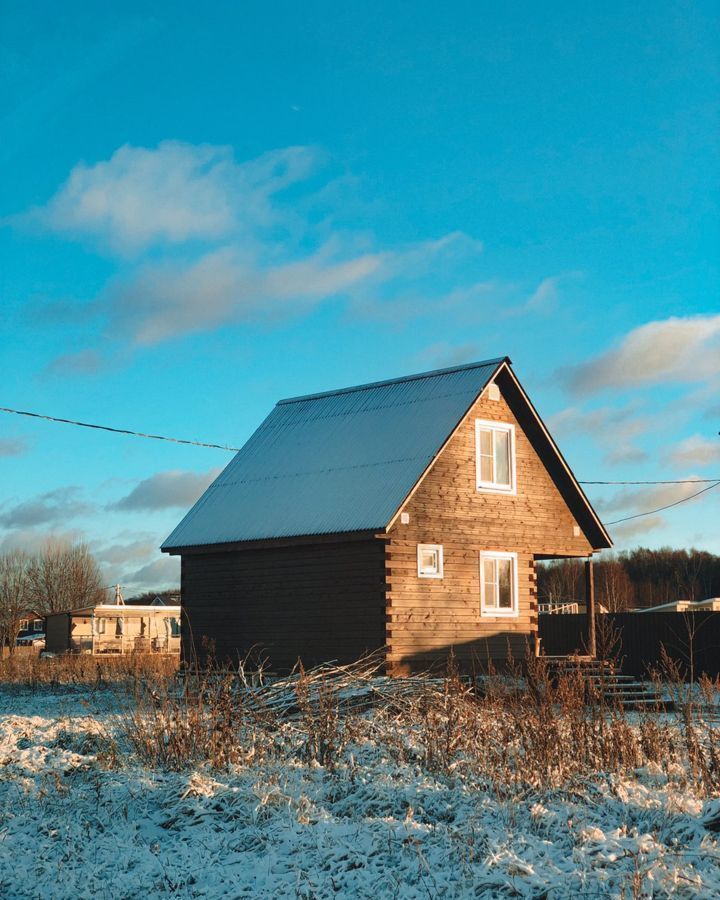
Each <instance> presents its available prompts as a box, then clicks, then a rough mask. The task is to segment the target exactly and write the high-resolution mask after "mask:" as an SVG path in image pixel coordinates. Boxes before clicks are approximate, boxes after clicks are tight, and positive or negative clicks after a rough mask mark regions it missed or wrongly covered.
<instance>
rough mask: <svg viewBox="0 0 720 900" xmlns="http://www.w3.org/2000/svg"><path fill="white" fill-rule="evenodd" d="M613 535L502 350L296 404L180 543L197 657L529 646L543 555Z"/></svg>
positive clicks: (312, 656) (276, 658)
mask: <svg viewBox="0 0 720 900" xmlns="http://www.w3.org/2000/svg"><path fill="white" fill-rule="evenodd" d="M610 546H611V541H610V538H609V536H608V534H607V532H606V530H605V528H604V527H603V525H602V523H601V522H600V520H599V519H598V517H597V515H596V514H595V512H594V510H593V509H592V507H591V505H590V503H589V502H588V499H587V497H586V496H585V494H584V492H583V491H582V489H581V487H580V485H579V484H578V482H577V481H576V479H575V477H574V476H573V474H572V472H571V471H570V468H569V467H568V465H567V463H566V462H565V460H564V458H563V457H562V455H561V454H560V451H559V450H558V448H557V445H556V444H555V442H554V441H553V439H552V437H551V436H550V433H549V432H548V430H547V428H546V427H545V425H544V424H543V422H542V421H541V419H540V417H539V415H538V414H537V412H536V410H535V408H534V407H533V405H532V403H531V402H530V400H529V398H528V396H527V394H526V393H525V391H524V390H523V388H522V387H521V385H520V383H519V381H518V379H517V377H516V376H515V374H514V372H513V370H512V368H511V365H510V360H509V359H508V358H502V359H494V360H489V361H485V362H479V363H475V364H472V365H465V366H458V367H454V368H450V369H442V370H438V371H434V372H426V373H422V374H419V375H412V376H408V377H405V378H397V379H393V380H391V381H382V382H377V383H374V384H366V385H361V386H359V387H352V388H345V389H340V390H336V391H328V392H326V393H322V394H313V395H309V396H304V397H296V398H292V399H289V400H281V401H280V402H279V403H278V404H277V405H276V406H275V408H274V409H273V411H272V412H271V413H270V415H269V416H268V417H267V419H266V420H265V421H264V422H263V423H262V424H261V425H260V427H259V428H258V429H257V431H256V432H255V433H254V434H253V435H252V437H251V438H250V439H249V440H248V442H247V443H246V444H245V446H244V447H243V448H242V449H241V450H240V452H239V453H238V454H237V455H236V456H235V458H234V459H233V460H232V462H230V464H229V465H228V466H227V467H226V469H225V470H224V471H223V472H222V473H221V474H220V475H219V476H218V478H217V479H216V480H215V481H214V482H213V484H212V485H211V486H210V487H209V488H208V489H207V491H206V492H205V493H204V494H203V496H202V497H201V498H200V500H198V502H197V503H196V504H195V506H193V508H192V509H191V510H190V511H189V512H188V513H187V515H186V516H185V518H184V519H183V520H182V521H181V522H180V524H179V525H178V526H177V527H176V528H175V530H174V531H173V532H172V534H171V535H170V536H169V537H168V539H167V540H166V541H165V543H164V545H163V547H162V549H163V550H164V551H165V552H167V553H172V554H179V555H180V556H181V557H182V579H181V583H182V603H183V609H184V611H185V613H186V616H187V619H188V622H189V627H185V624H183V648H184V652H185V654H186V655H188V656H189V655H190V654H191V653H192V652H194V651H197V652H199V651H200V647H201V639H202V638H209V639H210V640H211V641H212V642H213V644H214V647H215V651H216V654H217V656H218V657H219V658H226V657H227V658H237V657H238V656H241V657H242V656H244V655H245V654H247V653H248V652H249V651H251V650H253V649H256V650H262V651H263V652H264V653H265V655H266V657H267V658H268V659H269V662H270V665H271V667H272V668H273V669H274V670H276V671H281V670H284V669H287V668H289V667H291V666H292V665H293V664H294V663H295V661H296V660H297V658H298V657H300V658H302V660H303V662H304V663H306V664H316V663H319V662H322V661H327V660H339V661H343V662H345V661H350V660H353V659H355V658H357V657H358V656H359V655H361V654H362V653H363V652H364V651H367V650H375V649H378V648H385V653H386V659H387V666H388V670H389V671H391V672H402V671H407V670H409V669H415V668H422V667H426V666H428V665H432V664H435V663H439V662H442V661H443V660H444V659H445V658H446V657H447V655H448V653H449V651H450V648H454V652H455V654H456V656H457V658H458V659H459V660H460V661H461V662H463V663H466V664H468V665H469V664H470V663H471V661H472V660H473V659H474V658H476V657H480V658H482V659H487V658H490V659H493V660H496V661H498V662H502V661H503V660H505V659H506V658H507V656H508V653H509V652H511V653H512V654H513V655H514V656H515V657H519V658H522V657H523V654H524V653H525V647H526V644H527V642H528V641H529V642H530V643H531V644H532V643H533V642H534V641H535V639H536V634H537V601H536V594H535V566H536V563H537V561H538V560H543V559H550V558H557V557H586V558H590V557H591V555H592V554H593V552H595V551H598V550H602V549H604V548H606V547H610ZM587 571H588V581H589V585H590V587H592V568H591V563H590V564H589V566H588V567H587ZM590 595H592V591H590Z"/></svg>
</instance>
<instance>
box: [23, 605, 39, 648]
mask: <svg viewBox="0 0 720 900" xmlns="http://www.w3.org/2000/svg"><path fill="white" fill-rule="evenodd" d="M19 624H20V630H19V631H18V636H17V643H18V644H30V645H32V644H34V643H35V642H37V641H40V640H42V639H43V638H44V637H45V620H44V618H43V616H42V613H39V612H37V611H36V610H34V609H26V610H24V611H23V612H22V613H21V616H20V623H19Z"/></svg>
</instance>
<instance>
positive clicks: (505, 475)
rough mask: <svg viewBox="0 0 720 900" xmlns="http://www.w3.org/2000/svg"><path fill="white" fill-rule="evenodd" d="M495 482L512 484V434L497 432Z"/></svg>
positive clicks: (495, 436) (495, 435)
mask: <svg viewBox="0 0 720 900" xmlns="http://www.w3.org/2000/svg"><path fill="white" fill-rule="evenodd" d="M493 437H494V438H495V482H496V483H497V484H510V432H509V431H495V432H493Z"/></svg>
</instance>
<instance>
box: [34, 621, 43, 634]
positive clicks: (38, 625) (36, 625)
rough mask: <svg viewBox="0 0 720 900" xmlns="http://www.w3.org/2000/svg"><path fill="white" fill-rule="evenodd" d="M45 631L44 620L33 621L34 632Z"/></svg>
mask: <svg viewBox="0 0 720 900" xmlns="http://www.w3.org/2000/svg"><path fill="white" fill-rule="evenodd" d="M42 630H43V620H42V619H33V631H36V632H37V631H42Z"/></svg>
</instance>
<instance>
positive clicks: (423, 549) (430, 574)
mask: <svg viewBox="0 0 720 900" xmlns="http://www.w3.org/2000/svg"><path fill="white" fill-rule="evenodd" d="M417 562H418V578H442V577H443V548H442V546H441V545H440V544H418V548H417Z"/></svg>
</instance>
